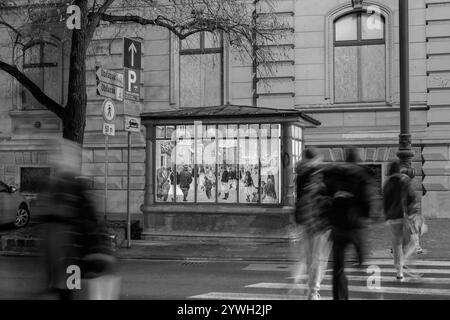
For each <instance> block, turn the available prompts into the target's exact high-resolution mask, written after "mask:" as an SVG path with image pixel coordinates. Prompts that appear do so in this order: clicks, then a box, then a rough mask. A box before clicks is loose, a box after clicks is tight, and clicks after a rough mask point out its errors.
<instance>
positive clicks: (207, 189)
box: [203, 175, 213, 199]
mask: <svg viewBox="0 0 450 320" xmlns="http://www.w3.org/2000/svg"><path fill="white" fill-rule="evenodd" d="M203 186H204V187H205V192H206V197H207V198H208V199H211V190H212V186H213V183H212V181H211V179H209V178H208V176H206V175H205V181H204V182H203Z"/></svg>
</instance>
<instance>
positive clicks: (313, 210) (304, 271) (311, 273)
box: [290, 148, 331, 300]
mask: <svg viewBox="0 0 450 320" xmlns="http://www.w3.org/2000/svg"><path fill="white" fill-rule="evenodd" d="M321 165H323V164H322V157H321V156H320V155H319V153H318V152H317V150H316V149H313V148H309V149H306V150H305V151H304V152H303V159H302V160H301V161H300V162H299V163H297V165H296V186H297V195H296V211H295V221H296V223H297V224H298V226H299V227H300V228H301V232H302V239H301V241H302V242H301V249H300V252H299V253H300V262H299V264H298V266H297V270H296V274H295V275H294V282H295V284H298V283H299V282H301V281H302V280H303V279H307V280H308V294H307V297H308V299H309V300H319V299H320V294H319V290H320V284H321V282H322V280H323V276H324V273H325V269H326V266H327V263H328V256H329V254H330V249H331V247H330V243H329V235H330V229H329V227H328V223H327V222H326V220H324V219H323V215H322V204H323V202H322V200H323V199H322V197H321V194H322V193H323V187H324V185H323V181H322V175H321ZM290 293H292V291H291V292H290Z"/></svg>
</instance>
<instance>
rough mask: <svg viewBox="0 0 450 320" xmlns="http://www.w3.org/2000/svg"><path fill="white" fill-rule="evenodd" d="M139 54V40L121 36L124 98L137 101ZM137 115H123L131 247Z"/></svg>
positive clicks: (138, 129)
mask: <svg viewBox="0 0 450 320" xmlns="http://www.w3.org/2000/svg"><path fill="white" fill-rule="evenodd" d="M141 56H142V44H141V42H139V41H136V40H133V39H129V38H123V68H124V76H125V79H124V82H125V83H124V84H125V85H124V90H125V94H124V99H123V109H124V112H125V110H126V108H125V104H126V100H132V101H136V102H139V101H140V96H141ZM140 128H141V120H140V118H139V117H130V116H125V131H127V132H128V166H127V246H128V248H130V247H131V214H130V190H131V186H130V175H131V174H130V171H131V170H130V167H131V133H132V132H140Z"/></svg>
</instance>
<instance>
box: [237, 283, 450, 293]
mask: <svg viewBox="0 0 450 320" xmlns="http://www.w3.org/2000/svg"><path fill="white" fill-rule="evenodd" d="M245 287H246V288H260V289H286V290H289V289H303V290H306V289H308V286H307V285H305V284H293V283H270V282H261V283H256V284H251V285H248V286H245ZM348 289H349V290H350V291H353V292H371V293H394V294H410V295H433V296H450V289H434V288H408V287H385V286H383V285H381V289H369V288H367V286H355V285H349V286H348ZM321 290H332V286H331V285H327V284H325V285H322V286H321Z"/></svg>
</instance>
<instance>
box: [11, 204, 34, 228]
mask: <svg viewBox="0 0 450 320" xmlns="http://www.w3.org/2000/svg"><path fill="white" fill-rule="evenodd" d="M28 222H30V211H29V210H28V208H27V206H25V205H23V204H22V205H20V207H19V209H17V212H16V219H15V220H14V226H15V227H16V228H23V227H25V226H26V225H27V224H28Z"/></svg>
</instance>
